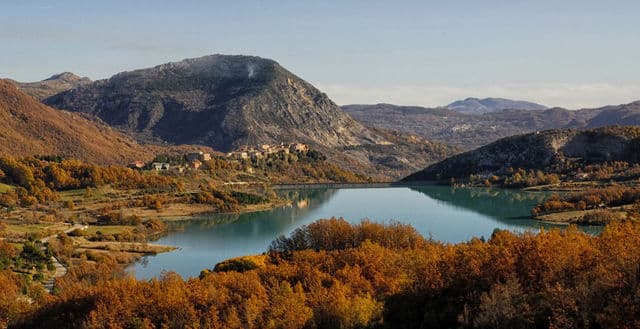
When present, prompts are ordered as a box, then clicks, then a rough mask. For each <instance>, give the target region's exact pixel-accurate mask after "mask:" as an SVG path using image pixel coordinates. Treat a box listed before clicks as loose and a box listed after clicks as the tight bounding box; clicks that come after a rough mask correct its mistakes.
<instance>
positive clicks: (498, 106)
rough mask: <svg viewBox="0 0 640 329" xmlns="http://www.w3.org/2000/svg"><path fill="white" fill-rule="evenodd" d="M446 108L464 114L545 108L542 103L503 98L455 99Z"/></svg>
mask: <svg viewBox="0 0 640 329" xmlns="http://www.w3.org/2000/svg"><path fill="white" fill-rule="evenodd" d="M446 108H447V109H449V110H452V111H456V112H460V113H465V114H484V113H493V112H500V111H504V110H528V111H540V110H545V109H547V107H546V106H544V105H540V104H536V103H532V102H526V101H517V100H511V99H505V98H483V99H478V98H467V99H464V100H459V101H455V102H453V103H451V104H449V105H447V106H446Z"/></svg>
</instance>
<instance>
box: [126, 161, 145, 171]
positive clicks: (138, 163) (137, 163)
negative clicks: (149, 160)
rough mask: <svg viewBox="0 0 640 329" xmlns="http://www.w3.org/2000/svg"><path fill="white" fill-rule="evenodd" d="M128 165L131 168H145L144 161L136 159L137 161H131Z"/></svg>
mask: <svg viewBox="0 0 640 329" xmlns="http://www.w3.org/2000/svg"><path fill="white" fill-rule="evenodd" d="M127 167H128V168H131V169H135V170H142V168H144V162H142V161H140V160H136V161H133V162H131V163H129V164H128V165H127Z"/></svg>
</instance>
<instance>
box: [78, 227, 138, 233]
mask: <svg viewBox="0 0 640 329" xmlns="http://www.w3.org/2000/svg"><path fill="white" fill-rule="evenodd" d="M132 229H133V227H132V226H124V225H104V226H102V225H100V226H94V225H91V226H89V227H88V228H87V229H86V230H85V232H86V234H87V235H95V234H96V232H98V231H100V232H102V234H105V235H110V234H117V233H122V232H124V231H131V230H132Z"/></svg>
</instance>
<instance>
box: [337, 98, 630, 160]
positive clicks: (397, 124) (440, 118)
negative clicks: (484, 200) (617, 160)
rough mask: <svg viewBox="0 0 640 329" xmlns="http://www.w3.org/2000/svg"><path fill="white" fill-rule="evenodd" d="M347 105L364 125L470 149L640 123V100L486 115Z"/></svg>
mask: <svg viewBox="0 0 640 329" xmlns="http://www.w3.org/2000/svg"><path fill="white" fill-rule="evenodd" d="M342 108H343V110H345V112H347V113H349V114H350V115H351V116H352V117H353V118H354V119H356V120H358V121H360V122H362V123H363V124H364V125H367V126H371V127H377V128H381V129H392V130H399V131H403V132H406V133H411V134H416V135H420V136H422V137H424V138H426V139H428V140H431V141H434V142H442V143H450V144H452V145H455V146H458V147H461V148H463V149H466V150H471V149H475V148H477V147H480V146H483V145H486V144H488V143H491V142H493V141H496V140H498V139H500V138H503V137H507V136H513V135H518V134H524V133H529V132H535V131H538V130H547V129H559V128H573V129H585V128H596V127H603V126H608V125H638V124H640V101H639V102H634V103H630V104H624V105H616V106H606V107H601V108H595V109H583V110H566V109H562V108H550V109H546V110H518V109H509V110H502V111H498V112H491V113H484V114H480V115H476V114H465V113H459V112H457V111H453V110H450V109H446V108H424V107H418V106H396V105H391V104H375V105H347V106H343V107H342Z"/></svg>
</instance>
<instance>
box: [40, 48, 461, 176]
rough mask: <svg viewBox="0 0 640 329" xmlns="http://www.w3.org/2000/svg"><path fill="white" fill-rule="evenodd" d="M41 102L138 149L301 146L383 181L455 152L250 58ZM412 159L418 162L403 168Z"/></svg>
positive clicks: (184, 66) (219, 60) (120, 77)
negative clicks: (372, 124)
mask: <svg viewBox="0 0 640 329" xmlns="http://www.w3.org/2000/svg"><path fill="white" fill-rule="evenodd" d="M44 102H45V103H46V104H48V105H51V106H53V107H56V108H58V109H64V110H70V111H76V112H83V113H87V114H90V115H93V116H96V117H97V118H99V119H100V120H102V121H104V122H106V123H108V124H109V125H111V126H114V127H116V128H118V129H119V130H121V131H124V132H126V133H128V134H130V135H132V136H135V137H136V138H137V139H138V140H140V141H147V142H160V143H169V144H201V145H207V146H211V147H213V148H214V149H216V150H220V151H229V150H233V149H237V148H239V147H242V146H246V145H255V144H258V143H269V144H275V143H289V142H304V143H308V144H310V145H312V146H313V147H314V148H317V149H319V150H321V151H323V152H325V153H327V155H328V156H329V157H330V158H332V159H334V160H336V162H338V163H339V164H341V165H343V166H345V167H347V168H349V169H355V170H358V171H362V172H367V173H369V174H374V175H377V174H381V175H382V176H385V177H388V178H395V177H398V176H400V175H402V174H403V173H404V174H407V173H408V172H410V171H411V170H415V169H416V168H415V166H416V165H426V163H430V162H433V161H436V160H439V159H442V158H443V157H444V156H446V155H450V154H452V153H453V152H455V150H454V149H452V148H448V147H444V146H443V147H442V148H440V147H437V145H436V147H435V149H437V150H438V152H439V153H438V152H436V153H437V154H436V153H430V152H431V151H432V150H433V149H434V147H433V146H434V145H432V144H431V143H427V142H426V141H422V140H414V141H413V143H412V142H407V140H406V139H404V138H401V139H400V140H401V141H402V143H401V144H402V145H396V144H395V143H396V142H394V141H391V140H389V139H388V138H387V137H388V136H387V135H385V133H381V132H380V131H376V130H372V129H369V128H367V127H365V126H364V125H362V124H361V123H359V122H357V121H355V120H353V119H352V118H351V117H350V116H349V115H348V114H346V113H344V112H343V111H342V110H341V109H340V107H338V106H337V105H336V104H335V103H333V102H332V101H331V100H330V99H329V98H328V97H327V95H325V94H324V93H322V92H320V91H319V90H318V89H316V88H315V87H314V86H312V85H311V84H309V83H307V82H305V81H304V80H302V79H300V78H299V77H297V76H295V75H294V74H292V73H291V72H289V71H287V70H286V69H284V68H283V67H282V66H280V65H279V64H278V63H276V62H275V61H272V60H269V59H263V58H260V57H252V56H228V55H211V56H205V57H200V58H194V59H187V60H183V61H180V62H176V63H168V64H163V65H159V66H156V67H152V68H148V69H141V70H135V71H130V72H123V73H119V74H117V75H114V76H113V77H111V78H109V79H106V80H100V81H96V82H93V83H91V84H87V85H82V86H78V87H76V88H74V89H71V90H68V91H65V92H62V93H60V94H57V95H54V96H52V97H49V98H47V99H45V101H44ZM425 143H427V144H428V145H429V146H427V147H425V145H427V144H425ZM442 150H444V151H443V152H440V151H442ZM382 154H389V155H388V157H393V159H389V158H385V157H382ZM413 157H418V158H420V161H417V162H415V161H410V160H407V159H411V158H413ZM403 163H404V165H402V164H403Z"/></svg>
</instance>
